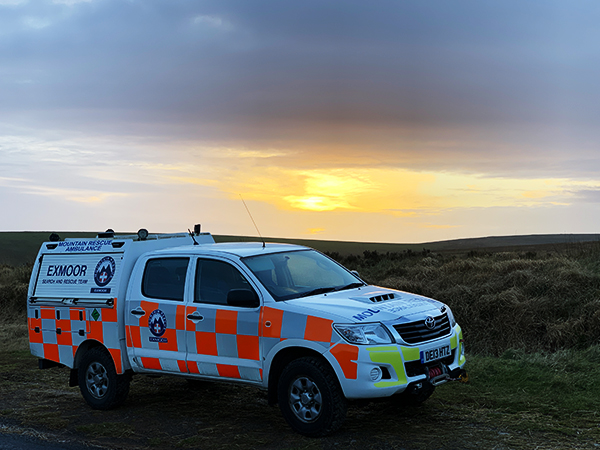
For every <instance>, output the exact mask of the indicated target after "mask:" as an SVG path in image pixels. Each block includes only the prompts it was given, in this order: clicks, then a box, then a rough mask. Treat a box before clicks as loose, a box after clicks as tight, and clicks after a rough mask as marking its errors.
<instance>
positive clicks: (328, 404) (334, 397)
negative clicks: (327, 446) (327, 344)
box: [277, 357, 347, 436]
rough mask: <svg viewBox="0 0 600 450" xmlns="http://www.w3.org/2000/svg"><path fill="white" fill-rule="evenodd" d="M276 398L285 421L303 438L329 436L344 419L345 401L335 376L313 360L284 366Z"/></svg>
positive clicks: (327, 367)
mask: <svg viewBox="0 0 600 450" xmlns="http://www.w3.org/2000/svg"><path fill="white" fill-rule="evenodd" d="M277 395H278V401H279V408H280V409H281V413H282V415H283V417H284V418H285V420H286V421H287V422H288V424H289V425H290V426H291V427H292V428H293V429H294V430H295V431H297V432H299V433H301V434H304V435H306V436H325V435H327V434H330V433H332V432H334V431H335V430H337V429H338V428H340V426H341V425H342V423H343V422H344V419H345V417H346V408H347V405H346V398H345V397H344V394H343V393H342V389H341V387H340V385H339V383H338V381H337V378H336V376H335V373H334V372H333V370H332V369H331V367H329V365H328V364H327V363H325V362H323V361H321V360H319V359H317V358H314V357H305V358H300V359H297V360H294V361H292V362H291V363H290V364H288V366H287V367H286V368H285V369H284V370H283V372H282V374H281V377H280V378H279V384H278V389H277Z"/></svg>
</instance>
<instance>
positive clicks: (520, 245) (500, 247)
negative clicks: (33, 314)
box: [0, 231, 600, 266]
mask: <svg viewBox="0 0 600 450" xmlns="http://www.w3.org/2000/svg"><path fill="white" fill-rule="evenodd" d="M130 234H134V233H130ZM59 235H60V236H61V238H63V239H64V238H91V237H95V236H96V233H90V232H61V233H59ZM49 236H50V233H49V232H37V231H36V232H31V231H23V232H0V264H8V265H12V266H18V265H21V264H28V263H32V262H33V261H34V260H35V257H36V255H37V252H38V250H39V248H40V245H41V244H42V242H46V241H47V240H48V237H49ZM214 238H215V241H217V242H246V241H259V239H258V238H257V237H248V236H226V235H214ZM265 241H266V242H283V243H290V244H299V245H305V246H307V247H313V248H316V249H317V250H320V251H322V252H337V253H339V254H341V255H350V254H355V255H362V254H363V252H364V251H367V250H368V251H371V252H373V251H377V252H379V253H387V252H390V253H401V252H404V251H406V250H411V251H414V252H420V251H422V250H423V249H426V250H431V251H435V252H464V251H471V250H474V251H504V250H507V251H508V250H530V249H535V248H539V247H543V248H552V247H553V246H560V245H564V244H575V243H583V242H600V234H534V235H525V236H492V237H484V238H469V239H453V240H449V241H437V242H426V243H422V244H386V243H376V242H348V241H322V240H316V239H283V238H265Z"/></svg>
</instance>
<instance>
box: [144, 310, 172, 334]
mask: <svg viewBox="0 0 600 450" xmlns="http://www.w3.org/2000/svg"><path fill="white" fill-rule="evenodd" d="M148 328H149V329H150V333H152V334H153V335H154V336H156V337H161V336H162V335H163V334H165V331H167V316H165V313H164V312H162V311H161V310H160V309H155V310H154V311H152V312H151V313H150V317H148Z"/></svg>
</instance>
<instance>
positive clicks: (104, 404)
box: [77, 347, 129, 410]
mask: <svg viewBox="0 0 600 450" xmlns="http://www.w3.org/2000/svg"><path fill="white" fill-rule="evenodd" d="M77 372H78V373H77V375H78V382H79V390H80V391H81V395H82V396H83V398H84V400H85V401H86V402H87V403H88V405H90V406H91V407H92V408H94V409H103V410H106V409H111V408H114V407H115V406H118V405H119V404H121V403H123V402H124V401H125V399H126V398H127V394H128V393H129V375H128V374H123V375H117V372H116V370H115V364H114V362H113V360H112V357H111V356H110V354H109V353H108V352H107V351H106V350H105V349H104V348H102V347H94V348H91V349H90V350H88V351H87V352H86V353H85V354H84V355H83V357H82V359H81V364H80V365H79V369H78V371H77Z"/></svg>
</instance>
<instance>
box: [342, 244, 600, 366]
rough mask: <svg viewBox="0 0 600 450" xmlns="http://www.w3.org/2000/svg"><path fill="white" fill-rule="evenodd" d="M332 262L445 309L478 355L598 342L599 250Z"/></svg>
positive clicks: (404, 256)
mask: <svg viewBox="0 0 600 450" xmlns="http://www.w3.org/2000/svg"><path fill="white" fill-rule="evenodd" d="M331 256H333V257H334V258H337V259H338V260H340V262H342V263H343V264H344V265H346V266H347V267H349V268H352V269H356V270H358V271H359V273H360V275H361V277H362V278H363V279H364V280H365V281H367V282H369V283H371V284H376V285H380V286H385V287H390V288H394V289H399V290H402V291H407V292H413V293H417V294H421V295H425V296H427V297H431V298H435V299H437V300H440V301H443V302H444V303H446V304H448V305H449V306H450V307H451V308H452V311H453V312H454V315H455V316H456V318H457V320H458V322H459V324H460V325H461V326H462V328H463V331H464V333H465V339H466V342H467V348H468V350H469V351H470V352H473V353H477V354H481V355H494V356H499V355H501V354H503V353H504V352H506V351H507V350H509V349H521V350H524V351H527V352H537V351H557V350H561V349H570V348H577V349H585V348H587V347H589V346H591V345H595V344H598V343H600V251H599V252H593V253H590V252H583V253H582V252H580V253H578V254H576V255H571V254H567V253H556V252H553V253H548V252H545V253H543V254H540V255H538V254H536V253H533V252H527V253H518V252H510V253H493V254H492V253H491V254H477V253H474V252H471V253H468V254H463V255H456V254H452V255H448V254H446V255H444V254H439V253H438V254H435V253H431V252H423V253H419V254H416V253H411V252H404V253H402V254H385V255H382V254H377V253H373V252H365V253H364V254H363V255H362V256H351V257H340V255H336V254H333V255H331Z"/></svg>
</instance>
